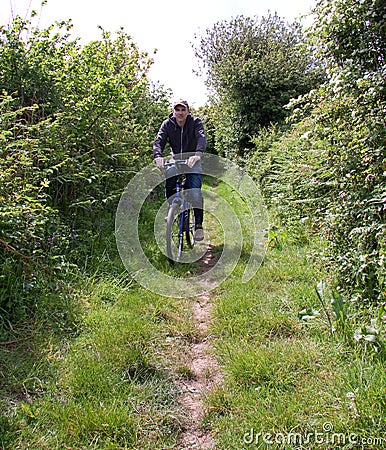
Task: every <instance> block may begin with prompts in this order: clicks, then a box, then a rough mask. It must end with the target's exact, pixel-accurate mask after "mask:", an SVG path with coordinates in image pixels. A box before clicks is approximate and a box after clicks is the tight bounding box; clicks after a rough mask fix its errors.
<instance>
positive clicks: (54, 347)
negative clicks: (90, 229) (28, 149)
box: [0, 185, 386, 450]
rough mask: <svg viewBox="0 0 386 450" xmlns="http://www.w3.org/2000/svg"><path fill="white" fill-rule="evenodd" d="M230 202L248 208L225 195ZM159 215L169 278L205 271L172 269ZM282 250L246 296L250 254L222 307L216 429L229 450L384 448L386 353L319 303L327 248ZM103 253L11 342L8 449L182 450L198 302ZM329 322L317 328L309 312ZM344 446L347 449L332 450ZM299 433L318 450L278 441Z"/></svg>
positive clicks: (2, 437) (2, 423) (210, 421)
mask: <svg viewBox="0 0 386 450" xmlns="http://www.w3.org/2000/svg"><path fill="white" fill-rule="evenodd" d="M216 191H217V192H218V193H220V194H221V195H224V196H226V195H230V194H231V195H232V201H234V202H235V203H236V204H237V203H238V202H240V199H238V197H237V195H236V194H235V193H229V192H228V191H227V188H226V187H225V186H223V185H219V186H217V188H216ZM153 206H154V205H150V206H149V211H147V212H146V214H149V217H151V216H152V215H153V214H154V211H152V210H151V209H152V208H153ZM154 208H155V207H154ZM146 214H144V216H143V217H144V227H143V228H144V229H143V235H144V238H143V242H144V243H145V244H144V245H147V244H146V243H147V242H148V243H149V244H148V245H149V246H148V250H147V251H148V252H150V253H151V254H152V255H153V256H152V257H153V260H154V261H155V262H156V263H157V264H158V267H159V268H160V269H162V268H163V269H164V270H165V271H168V273H170V274H176V275H178V276H186V275H187V274H188V273H189V272H190V271H191V270H196V269H195V268H194V267H193V268H192V267H190V265H189V267H185V266H182V267H180V266H179V265H175V266H174V267H173V268H170V267H169V266H168V265H167V264H166V262H165V257H164V255H160V254H157V253H156V251H155V250H154V249H153V246H154V243H153V242H152V240H151V239H150V238H148V236H150V234H151V233H150V228H151V220H147V219H146V217H147V216H146ZM147 223H148V224H149V228H148V229H147V228H146V226H147V225H146V224H147ZM244 231H245V229H244ZM271 242H272V243H273V244H274V246H273V247H272V248H270V249H269V251H268V253H267V255H266V258H265V260H264V263H263V265H262V267H261V268H260V269H259V270H258V272H257V274H256V276H255V277H254V278H253V279H252V280H251V281H250V282H248V283H246V284H243V283H241V275H242V273H243V270H244V266H245V264H246V262H247V257H246V256H247V254H248V246H249V245H251V242H249V241H248V240H246V242H245V243H244V248H243V251H244V254H243V255H242V257H241V261H240V263H239V264H238V266H237V268H236V269H235V271H234V273H232V275H231V276H230V277H229V278H228V279H227V280H226V281H225V282H224V283H222V284H221V285H220V286H219V287H218V288H217V289H216V290H215V291H214V292H213V293H212V295H213V301H214V304H215V306H214V309H213V323H212V327H211V330H210V332H211V335H212V336H213V338H214V352H215V355H216V356H217V358H218V361H219V363H220V365H221V367H222V370H223V372H224V376H225V381H224V385H223V386H221V387H217V388H216V389H215V390H214V391H213V392H211V393H210V394H209V395H208V396H207V398H206V407H207V414H206V416H205V418H204V425H205V427H206V428H207V429H209V430H211V431H212V432H213V435H214V438H215V441H216V445H217V447H216V448H217V449H224V450H228V449H244V448H262V449H263V448H269V449H292V448H293V449H295V448H307V449H313V448H315V449H332V448H339V449H340V448H342V449H349V448H366V449H367V448H368V449H371V448H374V449H375V448H377V449H379V448H383V447H384V444H385V442H386V441H385V440H383V441H382V442H381V441H380V439H385V437H386V436H385V433H384V430H385V419H384V418H385V416H386V371H385V361H384V353H382V352H378V353H377V352H375V351H374V349H375V346H374V343H373V342H371V340H365V339H363V340H361V341H360V342H355V341H354V339H353V333H354V331H355V330H356V329H357V328H358V326H360V325H363V324H365V323H368V324H369V318H370V316H369V314H367V315H366V314H364V313H361V314H359V313H358V314H356V315H355V314H352V311H349V310H348V309H347V313H348V315H347V318H346V319H345V321H346V322H344V323H343V324H341V325H342V327H341V328H339V329H338V330H337V332H332V331H331V329H330V325H329V322H328V320H327V317H326V314H325V311H324V309H323V307H322V305H321V302H320V299H319V297H318V295H317V293H316V290H315V286H316V285H317V284H318V283H319V281H320V280H321V279H323V278H325V279H326V278H327V277H326V274H325V273H324V270H323V267H322V266H321V262H320V260H319V259H318V258H317V257H315V255H317V254H318V251H319V250H320V248H319V244H318V243H316V242H314V243H308V244H303V245H296V244H294V241H293V240H291V236H290V233H287V234H285V233H282V234H277V235H276V237H275V239H273V240H272V241H271ZM214 244H215V248H217V249H220V248H221V242H215V243H214ZM102 248H103V251H98V252H95V253H94V254H93V255H91V256H90V258H89V259H87V261H86V262H85V266H84V269H83V272H82V273H81V274H77V276H76V277H74V280H73V283H72V284H71V285H68V286H67V287H66V289H63V290H62V291H58V292H56V291H55V292H56V293H53V292H54V291H53V292H46V293H45V294H44V295H42V296H41V297H40V298H39V299H37V302H38V307H37V314H36V316H34V317H31V320H30V321H25V322H24V323H19V324H16V325H14V326H12V327H11V326H9V327H8V331H7V332H5V331H4V333H3V336H2V338H1V341H2V342H3V343H2V344H1V345H0V377H1V378H0V387H1V397H0V408H1V411H2V414H1V415H0V448H3V449H24V448H28V449H66V448H68V449H70V448H71V449H149V450H150V449H168V448H169V449H176V448H178V437H179V433H180V432H181V424H182V423H183V420H182V419H183V416H184V411H183V410H182V409H181V406H180V404H179V402H178V395H179V391H178V389H177V387H176V383H175V380H176V378H177V377H178V378H180V379H181V378H185V379H189V378H191V377H192V376H193V375H192V372H191V368H190V367H189V365H188V363H187V360H186V351H187V345H189V343H191V342H193V341H194V340H195V338H196V337H197V336H198V331H197V330H195V329H194V328H193V325H192V320H191V310H190V305H189V300H186V299H184V300H177V299H172V298H165V297H160V296H158V295H156V294H153V293H151V292H148V291H145V290H144V289H142V288H141V287H140V286H139V285H137V284H136V282H135V281H134V280H133V279H132V278H131V277H130V276H129V275H128V274H127V273H122V266H121V263H120V260H119V258H118V256H117V254H116V249H115V246H114V243H113V240H112V239H111V236H110V237H107V238H106V239H105V241H104V242H103V246H102ZM326 297H328V295H327V294H326ZM325 303H326V308H327V312H328V313H329V315H330V318H332V319H333V318H334V316H333V310H332V307H331V305H330V303H329V300H328V299H327V300H326V302H325ZM316 310H317V311H318V313H315V314H314V316H313V317H312V318H309V319H308V320H304V314H303V312H304V311H313V312H315V311H316ZM366 321H367V322H366ZM377 326H378V325H377ZM379 327H380V330H381V328H382V327H381V326H379ZM6 328H7V327H3V329H4V330H6ZM383 336H384V331H382V330H381V331H380V332H379V334H377V339H378V340H380V341H382V339H383ZM330 426H332V431H331V430H330V429H329V428H328V427H330ZM334 432H335V433H339V434H338V435H336V436H335V439H338V438H339V439H341V441H340V442H339V445H335V444H334V443H331V441H330V442H328V439H330V440H331V439H332V438H333V433H334ZM291 433H292V436H293V439H295V437H296V438H297V439H300V438H302V439H306V437H307V436H308V437H309V438H310V441H309V443H307V444H304V442H303V446H302V445H299V442H285V443H283V441H282V442H281V443H280V442H279V441H278V439H282V440H283V439H286V438H288V436H291ZM294 433H298V434H296V435H295V434H294ZM315 433H321V434H319V435H315ZM351 434H353V435H355V436H356V437H357V441H355V442H354V443H350V442H349V436H350V435H351ZM268 435H270V437H269V436H268ZM272 439H273V440H272ZM275 439H276V440H275ZM342 439H345V441H344V442H343V441H342ZM377 439H378V441H377ZM270 440H271V442H270V443H268V441H270ZM362 440H366V443H365V444H363V445H362ZM335 443H336V442H335Z"/></svg>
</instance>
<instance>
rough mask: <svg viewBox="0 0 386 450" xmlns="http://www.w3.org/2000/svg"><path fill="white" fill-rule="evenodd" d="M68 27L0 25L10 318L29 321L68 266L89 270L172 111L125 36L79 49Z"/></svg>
mask: <svg viewBox="0 0 386 450" xmlns="http://www.w3.org/2000/svg"><path fill="white" fill-rule="evenodd" d="M70 29H71V23H70V22H62V23H59V24H57V26H56V27H54V26H51V27H49V28H47V29H45V30H39V29H38V28H36V27H34V26H33V24H32V22H31V21H29V20H23V19H21V18H19V17H17V18H15V20H14V21H13V23H12V24H11V25H10V26H9V27H0V41H1V46H0V91H1V93H2V97H1V103H0V142H1V144H2V145H1V148H0V152H1V161H0V177H1V185H0V221H1V231H0V239H1V241H0V262H1V269H0V278H1V281H2V283H1V284H2V291H1V293H0V308H2V310H3V311H5V313H6V314H11V313H12V312H13V313H15V314H16V315H19V316H20V314H22V313H21V312H22V311H24V313H23V314H26V311H27V310H28V309H29V308H34V307H35V306H34V305H35V304H36V303H37V302H36V297H38V296H39V295H42V289H43V286H44V285H45V283H46V282H47V283H50V282H51V281H52V286H55V285H56V284H55V279H56V278H57V277H58V274H59V273H61V276H66V274H69V273H70V272H71V271H69V270H68V269H69V268H70V264H73V263H75V264H79V265H81V266H83V265H84V261H82V259H85V258H89V257H90V253H91V252H92V250H93V246H94V244H95V242H96V241H99V242H102V245H103V237H102V236H103V234H104V233H110V234H111V233H112V232H113V224H112V222H113V218H114V212H115V207H116V204H117V201H118V199H119V196H120V194H121V192H122V191H123V189H124V187H125V185H126V184H127V183H128V181H129V179H130V178H131V177H132V176H133V174H135V173H136V172H137V171H138V169H139V168H140V167H141V166H143V165H145V164H146V163H148V162H149V161H150V158H151V155H152V152H151V144H152V140H153V139H154V136H155V134H156V131H157V128H158V126H159V123H160V122H161V120H162V119H163V118H164V117H165V115H166V113H167V106H168V102H167V98H166V93H165V91H164V90H163V89H162V88H155V87H153V86H151V85H150V83H149V81H148V78H147V72H148V70H149V68H150V66H151V64H152V60H151V59H150V58H149V56H148V55H147V54H146V53H141V52H140V51H139V50H138V48H137V47H136V45H135V44H134V43H133V41H132V39H131V38H130V37H129V36H128V35H127V34H126V33H125V32H124V31H123V30H120V31H119V32H117V33H116V34H115V35H114V36H113V35H112V34H111V33H109V32H106V31H104V30H101V34H102V38H101V39H100V40H98V41H94V42H90V43H89V44H87V45H84V46H83V47H81V46H80V45H79V44H78V42H77V40H73V41H70V39H69V37H70V35H69V30H70ZM109 230H110V231H109ZM50 280H51V281H50ZM67 281H68V280H67ZM52 286H51V285H48V284H47V286H46V288H47V289H52ZM34 297H35V298H34ZM16 310H18V311H19V312H16Z"/></svg>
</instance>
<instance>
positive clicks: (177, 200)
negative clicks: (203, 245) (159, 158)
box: [165, 159, 194, 263]
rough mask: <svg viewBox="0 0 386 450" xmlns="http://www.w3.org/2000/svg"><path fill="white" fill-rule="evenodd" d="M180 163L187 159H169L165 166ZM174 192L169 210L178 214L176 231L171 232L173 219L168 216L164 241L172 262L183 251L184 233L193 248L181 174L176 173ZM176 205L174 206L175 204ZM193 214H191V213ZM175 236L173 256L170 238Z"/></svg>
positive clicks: (178, 259) (179, 257)
mask: <svg viewBox="0 0 386 450" xmlns="http://www.w3.org/2000/svg"><path fill="white" fill-rule="evenodd" d="M180 164H181V165H182V164H187V160H174V159H172V160H170V161H167V162H166V163H165V166H166V167H167V166H169V167H170V166H177V168H178V165H180ZM176 177H177V180H176V193H175V195H174V197H173V200H172V202H171V204H170V210H171V211H172V213H171V214H172V215H174V214H176V215H177V214H178V231H177V232H173V230H172V223H170V222H171V221H172V220H173V222H174V221H175V218H174V217H170V218H169V216H168V225H167V229H166V241H167V253H168V258H169V261H170V262H171V263H172V262H174V260H176V261H180V259H181V255H182V251H183V242H184V233H185V235H186V242H187V244H188V246H189V247H190V248H193V246H194V235H193V230H194V222H193V223H192V224H190V222H189V216H190V211H191V210H192V205H191V202H190V201H188V200H187V199H186V198H185V195H184V193H183V192H184V189H183V183H182V180H181V178H182V174H181V173H178V174H177V175H176ZM175 205H176V206H175ZM192 215H193V214H192ZM173 238H177V240H178V246H177V255H176V258H175V259H174V258H173V255H172V239H173Z"/></svg>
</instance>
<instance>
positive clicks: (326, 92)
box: [249, 0, 386, 303]
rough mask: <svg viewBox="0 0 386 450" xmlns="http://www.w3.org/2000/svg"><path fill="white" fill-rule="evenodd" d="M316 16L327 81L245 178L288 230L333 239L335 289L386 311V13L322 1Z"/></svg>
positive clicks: (263, 144) (374, 5) (377, 6)
mask: <svg viewBox="0 0 386 450" xmlns="http://www.w3.org/2000/svg"><path fill="white" fill-rule="evenodd" d="M348 4H349V6H350V7H348ZM315 13H316V19H315V24H314V27H313V28H312V29H311V30H310V33H311V34H312V36H313V39H314V45H315V47H317V48H319V51H320V57H323V59H324V60H325V61H326V65H327V67H328V81H327V82H326V83H325V84H324V85H323V86H321V87H320V88H318V89H316V90H313V91H311V92H310V93H309V94H307V95H305V96H301V97H299V98H298V99H297V100H293V101H292V102H291V105H290V106H291V107H292V111H293V115H292V117H291V124H292V128H291V130H290V131H287V132H286V133H285V134H282V135H277V134H276V135H274V139H273V140H272V139H271V138H270V137H269V136H266V135H264V133H260V134H259V135H258V136H257V137H256V138H255V139H254V142H255V144H256V152H255V154H254V155H253V157H252V158H251V159H250V161H249V169H250V170H251V171H252V173H254V174H255V175H256V176H257V177H258V178H259V179H260V180H261V182H262V187H263V191H264V192H265V193H266V195H267V197H268V198H269V202H270V203H271V204H272V205H275V207H276V208H277V212H278V215H279V217H280V219H281V220H282V221H284V222H285V223H287V224H288V225H290V226H292V227H297V229H298V230H299V228H303V229H304V228H305V227H306V225H307V224H308V225H309V226H308V227H307V228H308V229H314V230H316V231H317V232H318V233H322V234H323V235H324V237H325V238H327V240H328V242H329V245H328V249H327V255H326V256H327V260H326V262H327V264H328V265H329V267H330V268H331V269H332V270H333V272H334V273H335V274H336V280H337V284H338V286H337V289H338V290H339V291H340V292H341V293H343V292H344V293H345V296H348V297H349V298H350V299H351V300H352V301H356V302H359V303H361V302H363V301H366V302H382V301H384V300H385V292H386V285H385V276H384V273H385V242H386V238H385V236H386V235H385V209H386V200H385V199H386V191H385V176H386V170H385V169H386V167H385V163H384V161H385V156H386V153H385V152H386V148H385V137H386V128H385V123H384V117H385V112H386V102H385V99H386V97H385V83H384V80H385V76H386V66H385V64H384V61H385V56H386V55H385V42H386V40H385V39H386V36H385V34H384V25H383V23H384V22H382V21H381V17H383V15H384V13H385V7H384V6H383V4H381V3H380V2H377V1H373V0H367V1H363V2H351V1H344V0H339V1H338V0H334V1H321V2H319V4H318V7H317V9H316V11H315ZM363 27H365V29H364V28H363ZM347 49H351V50H350V51H347ZM354 49H355V50H354ZM370 55H371V58H370ZM270 139H271V141H270ZM267 148H268V150H266V149H267ZM315 225H316V227H315Z"/></svg>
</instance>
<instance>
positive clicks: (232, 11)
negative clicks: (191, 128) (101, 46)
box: [0, 0, 316, 106]
mask: <svg viewBox="0 0 386 450" xmlns="http://www.w3.org/2000/svg"><path fill="white" fill-rule="evenodd" d="M315 2H316V0H296V1H293V0H292V1H291V0H222V1H221V0H193V1H191V2H189V3H188V2H184V3H182V2H178V1H175V2H173V1H170V0H107V1H99V0H48V3H47V5H46V6H45V7H44V8H43V10H42V15H41V16H40V27H41V28H43V27H46V26H48V25H51V24H53V23H54V22H55V21H56V20H67V19H72V22H73V25H74V28H73V29H72V36H73V37H74V38H75V37H80V38H81V39H82V42H83V43H85V42H87V41H89V40H92V39H99V38H100V36H101V35H100V31H99V30H98V28H97V27H98V25H100V26H102V27H103V28H104V29H105V30H107V31H112V32H114V31H116V30H118V29H119V28H120V27H123V28H124V30H125V31H126V32H127V33H128V34H130V35H131V37H132V38H133V40H134V42H135V43H136V44H137V45H138V47H139V48H140V50H143V51H147V52H148V53H149V54H150V55H151V56H152V57H153V59H154V65H153V67H152V69H151V71H150V77H151V78H152V80H153V81H155V82H160V83H161V84H163V85H164V86H165V87H167V88H170V89H172V91H173V94H174V97H176V98H177V97H178V98H180V97H182V98H186V99H187V100H188V101H189V102H190V103H191V104H192V105H194V106H201V105H203V104H204V103H205V101H206V88H205V85H204V80H203V79H201V78H199V77H197V75H195V74H193V70H194V69H197V66H198V62H197V60H196V59H195V57H194V54H193V50H192V45H191V43H192V42H193V41H194V35H195V34H200V32H201V33H203V32H204V31H205V30H206V29H207V28H211V27H212V26H213V24H214V23H216V22H218V21H221V20H229V19H231V18H232V17H236V16H239V15H244V16H250V17H252V16H256V15H257V16H266V15H267V14H268V12H271V13H274V12H277V14H278V15H279V16H280V17H283V18H285V19H287V20H288V21H291V20H293V19H295V18H299V17H300V16H301V15H303V14H307V13H308V12H309V10H310V9H311V8H312V7H313V6H314V5H315ZM40 4H41V1H40V0H0V23H1V24H2V25H6V24H8V23H9V21H10V17H12V13H13V15H16V14H19V15H21V16H22V17H29V15H28V13H27V12H28V11H29V10H31V9H35V10H37V11H38V12H39V11H40ZM154 49H157V50H158V51H157V53H156V54H155V55H153V51H154Z"/></svg>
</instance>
